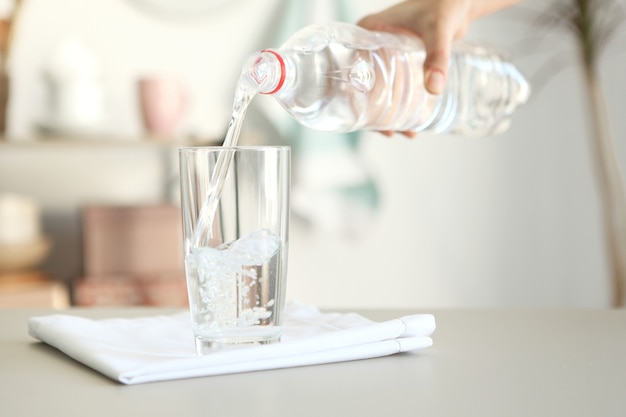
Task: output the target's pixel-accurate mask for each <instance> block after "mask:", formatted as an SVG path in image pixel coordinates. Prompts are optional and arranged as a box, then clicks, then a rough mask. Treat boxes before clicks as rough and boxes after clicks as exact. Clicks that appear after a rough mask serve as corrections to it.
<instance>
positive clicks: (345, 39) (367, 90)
mask: <svg viewBox="0 0 626 417" xmlns="http://www.w3.org/2000/svg"><path fill="white" fill-rule="evenodd" d="M425 56H426V54H425V52H424V48H423V45H422V43H421V41H420V40H419V39H418V38H417V37H415V36H410V35H401V34H391V33H384V32H372V31H368V30H365V29H363V28H361V27H358V26H355V25H351V24H347V23H340V22H334V23H330V24H326V25H312V26H308V27H305V28H304V29H302V30H300V31H298V32H296V33H295V34H294V35H292V37H291V38H290V39H289V40H288V41H287V42H285V43H284V44H283V45H282V46H281V47H280V48H278V49H277V50H264V51H261V52H260V53H258V54H255V55H253V56H252V57H250V58H249V59H248V61H247V62H246V64H245V65H244V69H243V72H244V74H243V76H244V79H247V81H248V82H249V83H251V84H252V86H254V87H255V89H256V90H257V91H258V92H260V93H262V94H268V95H271V96H273V97H274V98H275V99H276V100H277V101H278V102H279V103H280V104H281V105H282V107H283V108H285V110H286V111H287V112H289V114H290V115H291V116H292V117H293V118H295V119H296V120H297V121H299V122H300V123H302V124H303V125H305V126H308V127H310V128H313V129H318V130H326V131H335V132H351V131H357V130H377V131H384V130H391V131H415V132H420V131H424V132H433V133H443V132H450V133H456V134H461V135H468V136H470V135H473V136H479V135H489V134H494V133H498V132H501V131H503V130H506V128H508V125H509V120H510V117H511V115H512V113H513V112H514V110H515V109H516V108H517V107H518V106H519V105H520V104H523V103H524V102H525V101H526V100H527V98H528V96H529V93H530V88H529V85H528V83H527V82H526V80H525V79H524V77H523V76H522V75H521V74H520V73H519V72H518V70H517V69H516V68H515V67H514V66H513V65H512V64H511V63H509V62H507V61H505V60H504V59H503V58H502V57H500V56H499V55H498V54H497V53H495V52H493V51H490V50H488V49H486V48H484V47H482V46H477V45H469V44H459V45H455V47H454V49H453V54H452V58H451V62H450V68H449V75H448V82H447V87H446V89H445V91H444V92H443V93H442V94H440V95H432V94H430V93H428V92H427V91H426V89H425V87H424V84H423V80H424V74H423V63H424V58H425Z"/></svg>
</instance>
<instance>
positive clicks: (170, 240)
mask: <svg viewBox="0 0 626 417" xmlns="http://www.w3.org/2000/svg"><path fill="white" fill-rule="evenodd" d="M82 222H83V259H84V265H83V271H84V272H83V273H84V275H83V277H82V278H80V279H78V280H77V281H76V282H75V285H74V303H75V304H77V305H160V306H166V305H171V306H180V305H186V304H187V299H186V298H187V293H186V283H185V272H184V260H183V246H182V226H181V217H180V209H179V208H178V207H176V206H172V205H159V206H89V207H85V208H84V209H83V211H82Z"/></svg>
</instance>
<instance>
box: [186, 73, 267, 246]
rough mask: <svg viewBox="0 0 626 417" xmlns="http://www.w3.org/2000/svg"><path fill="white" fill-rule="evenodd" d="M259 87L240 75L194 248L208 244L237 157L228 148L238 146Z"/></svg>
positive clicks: (197, 224)
mask: <svg viewBox="0 0 626 417" xmlns="http://www.w3.org/2000/svg"><path fill="white" fill-rule="evenodd" d="M258 90H259V87H258V86H256V85H252V84H251V83H249V82H247V80H246V79H245V78H244V75H242V77H240V79H239V82H238V83H237V88H236V90H235V100H234V103H233V113H232V115H231V119H230V123H229V124H228V130H227V132H226V138H225V139H224V143H223V145H222V146H223V147H224V149H225V150H224V151H223V152H220V154H219V156H218V158H217V162H216V164H215V167H214V168H213V172H212V173H211V177H210V178H211V181H210V188H209V192H208V194H207V199H206V201H205V202H204V204H203V205H202V208H201V209H200V214H199V215H198V222H197V223H196V228H195V230H194V233H193V242H192V247H201V246H208V243H209V239H210V237H211V230H212V228H213V220H214V218H215V213H216V211H217V206H218V203H219V201H220V197H221V195H222V190H223V188H224V183H225V182H226V176H227V175H228V169H229V167H230V164H231V162H232V160H233V156H234V151H226V149H228V148H230V147H233V146H236V145H237V141H238V140H239V134H240V133H241V126H242V125H243V120H244V118H245V115H246V111H247V110H248V105H249V104H250V101H252V98H253V97H254V96H255V95H256V94H257V92H258Z"/></svg>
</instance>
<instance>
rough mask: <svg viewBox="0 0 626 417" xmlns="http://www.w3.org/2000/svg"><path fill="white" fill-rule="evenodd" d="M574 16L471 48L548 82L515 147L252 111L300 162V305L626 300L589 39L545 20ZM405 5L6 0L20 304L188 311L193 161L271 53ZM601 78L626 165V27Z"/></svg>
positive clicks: (521, 16)
mask: <svg viewBox="0 0 626 417" xmlns="http://www.w3.org/2000/svg"><path fill="white" fill-rule="evenodd" d="M555 3H556V0H555V1H533V0H527V1H525V2H522V3H521V4H520V5H518V6H515V7H513V8H510V9H507V10H504V11H502V12H499V13H497V14H494V15H492V16H489V17H485V18H483V19H481V20H478V21H476V22H475V23H474V25H473V26H472V27H471V29H470V31H469V33H468V34H467V36H466V38H467V39H469V40H472V41H477V42H482V43H484V44H487V45H491V46H494V47H496V48H498V49H500V50H503V51H506V52H507V53H508V54H509V55H510V57H511V59H512V60H513V62H514V63H515V64H516V65H517V66H518V68H519V69H520V70H521V72H522V73H523V74H525V75H526V76H527V78H528V79H529V80H530V82H531V84H532V86H533V92H532V96H531V99H530V101H529V102H528V103H527V104H526V105H525V106H524V107H522V108H520V109H519V110H518V111H517V112H516V113H515V115H514V118H513V124H512V126H511V128H510V130H509V131H507V132H506V133H503V134H500V135H497V136H493V137H486V138H464V137H458V136H453V135H421V136H419V137H418V138H416V139H414V140H407V139H405V138H403V137H400V136H398V137H394V138H391V139H389V138H385V137H383V136H381V135H378V134H375V133H363V134H359V135H350V136H345V135H344V136H341V135H332V134H328V133H321V132H315V131H311V130H308V129H305V128H302V127H297V126H294V125H293V124H292V123H289V121H288V120H286V119H285V114H284V111H283V110H282V109H280V108H278V107H277V106H276V103H274V102H273V101H272V99H271V98H268V97H257V98H255V99H254V100H253V105H252V108H251V109H250V111H249V116H248V117H247V119H246V122H245V125H244V126H245V127H244V133H243V136H242V138H241V140H240V142H241V143H244V144H275V143H287V144H290V145H292V146H294V147H297V150H298V152H297V154H298V156H297V158H296V159H295V160H294V163H293V169H294V184H293V197H294V198H293V203H294V207H293V218H292V224H291V240H290V265H289V282H288V290H287V298H288V299H292V300H293V299H297V300H300V301H302V302H306V303H313V304H316V305H318V306H319V307H322V308H383V307H397V308H431V307H432V308H436V307H480V308H488V307H573V308H579V307H586V308H587V307H607V306H609V303H610V286H609V279H608V266H607V260H606V255H605V253H606V249H605V244H604V238H603V230H602V227H603V226H602V222H601V213H600V206H599V201H598V191H597V183H596V179H595V172H594V170H593V166H592V161H591V156H590V148H589V135H590V134H591V133H590V131H591V130H590V128H589V123H590V119H589V106H588V104H589V103H587V99H586V95H585V92H584V89H583V83H584V81H583V78H582V70H581V65H580V64H579V61H578V55H577V54H578V51H577V45H576V41H575V40H574V38H573V37H572V36H571V34H569V33H568V32H567V31H566V30H564V29H563V28H561V27H558V26H557V25H554V24H550V22H549V21H548V22H546V21H544V22H543V23H541V22H540V20H541V19H538V16H540V15H542V13H544V12H545V10H546V9H547V8H548V7H549V6H550V5H554V4H555ZM391 4H394V1H391V0H344V1H340V0H335V1H331V0H317V1H313V0H308V1H303V0H300V1H295V0H264V1H262V2H260V1H255V0H228V1H225V0H195V1H194V0H185V1H182V0H179V1H175V2H174V1H166V0H91V1H88V2H86V1H82V0H24V1H22V2H18V3H17V4H16V3H15V2H14V1H10V0H2V1H0V12H1V13H2V16H0V17H2V18H3V22H4V23H3V29H2V34H1V36H2V42H3V52H2V66H3V68H4V71H3V75H2V76H3V81H2V89H1V90H2V94H0V99H2V103H5V104H4V105H5V107H2V106H0V110H2V109H4V111H3V113H4V114H3V117H4V119H3V123H2V124H0V126H2V128H3V129H4V133H3V137H2V139H0V304H1V305H4V306H29V305H31V304H45V303H47V304H50V305H53V306H57V307H63V306H67V305H70V304H75V305H119V304H151V305H182V304H184V302H185V297H186V295H185V287H184V286H185V284H184V273H183V272H182V246H181V244H180V241H179V240H180V220H179V218H178V211H177V205H178V198H179V197H178V185H177V181H178V178H177V159H176V158H177V155H176V152H177V151H176V149H177V147H178V146H182V145H188V144H216V143H219V142H220V140H222V138H223V136H224V133H225V131H226V128H227V125H228V121H229V116H230V112H231V109H232V100H233V94H234V89H235V84H236V81H237V78H238V76H239V72H240V70H241V65H242V63H243V61H244V60H245V58H246V57H247V56H248V55H250V54H251V53H252V52H254V51H256V50H258V49H262V48H269V47H278V46H279V45H280V44H281V43H282V41H284V40H285V39H286V38H287V37H288V36H289V35H290V34H291V33H293V32H294V31H295V30H297V29H299V28H300V27H302V26H304V25H306V24H308V23H312V22H325V21H330V20H344V21H348V22H355V21H357V20H358V19H359V18H360V17H362V16H364V15H365V14H367V13H371V12H374V11H378V10H381V9H383V8H385V7H387V6H390V5H391ZM544 16H545V15H544ZM599 69H600V73H601V81H602V86H603V87H604V90H605V93H606V98H607V105H608V110H609V115H610V124H611V125H610V129H611V131H612V133H613V136H614V138H615V141H616V145H617V153H618V158H619V159H620V161H621V163H622V165H624V164H626V148H625V147H626V143H625V140H626V138H625V137H624V136H625V135H626V117H623V112H624V111H623V109H624V108H625V105H626V102H625V101H626V82H625V81H624V74H626V36H625V34H624V32H623V31H621V32H620V31H618V32H617V34H616V36H615V37H614V39H613V40H612V41H611V42H610V44H608V46H607V48H606V50H605V51H604V53H603V55H602V59H601V62H600V66H599Z"/></svg>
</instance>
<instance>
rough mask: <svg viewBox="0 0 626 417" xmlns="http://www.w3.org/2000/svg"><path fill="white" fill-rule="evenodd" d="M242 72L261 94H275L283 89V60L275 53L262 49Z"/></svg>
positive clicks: (284, 71) (284, 73) (251, 58)
mask: <svg viewBox="0 0 626 417" xmlns="http://www.w3.org/2000/svg"><path fill="white" fill-rule="evenodd" d="M247 62H248V63H247V64H246V66H245V68H244V71H245V72H246V75H247V77H246V78H247V79H248V82H250V83H251V84H252V85H253V86H255V88H256V89H257V91H258V92H259V93H261V94H268V95H271V94H276V93H277V92H278V91H280V89H281V88H282V87H283V85H284V83H285V77H286V68H285V60H284V59H283V57H282V56H281V55H280V54H279V53H278V52H276V51H274V50H272V49H264V50H262V51H261V52H259V53H258V54H255V55H253V56H252V57H250V58H249V59H248V61H247Z"/></svg>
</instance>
